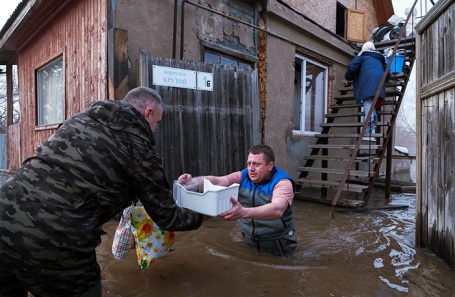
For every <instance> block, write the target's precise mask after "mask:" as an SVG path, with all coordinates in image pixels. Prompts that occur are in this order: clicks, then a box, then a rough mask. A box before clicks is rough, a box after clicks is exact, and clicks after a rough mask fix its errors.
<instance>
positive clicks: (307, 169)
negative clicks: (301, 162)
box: [298, 167, 374, 177]
mask: <svg viewBox="0 0 455 297" xmlns="http://www.w3.org/2000/svg"><path fill="white" fill-rule="evenodd" d="M298 171H301V172H316V173H331V174H344V173H345V172H346V169H333V168H316V167H299V168H298ZM349 174H350V175H351V176H364V177H371V176H373V175H374V172H368V171H359V170H351V171H350V173H349Z"/></svg>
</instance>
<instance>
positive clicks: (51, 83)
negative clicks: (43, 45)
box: [36, 56, 64, 126]
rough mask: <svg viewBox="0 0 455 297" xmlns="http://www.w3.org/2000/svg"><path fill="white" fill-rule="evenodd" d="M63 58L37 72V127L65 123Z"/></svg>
mask: <svg viewBox="0 0 455 297" xmlns="http://www.w3.org/2000/svg"><path fill="white" fill-rule="evenodd" d="M63 90H64V85H63V56H60V57H58V58H56V59H54V60H52V61H51V62H49V63H47V64H46V65H44V66H42V67H40V68H39V69H38V70H36V95H37V96H36V113H37V125H38V126H44V125H52V124H58V123H61V122H63V113H64V105H63V100H64V98H63V95H64V93H63Z"/></svg>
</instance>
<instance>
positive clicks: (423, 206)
mask: <svg viewBox="0 0 455 297" xmlns="http://www.w3.org/2000/svg"><path fill="white" fill-rule="evenodd" d="M429 101H430V100H429V99H425V100H422V101H420V104H421V112H422V118H421V125H422V136H421V137H422V141H421V143H422V162H421V166H420V170H421V172H422V175H421V181H422V186H421V192H422V195H421V199H420V200H421V202H420V205H418V206H417V208H418V212H420V214H421V216H420V221H421V222H420V226H419V227H420V230H421V233H420V238H421V242H420V244H421V245H422V246H427V242H428V196H429V186H428V177H429V175H428V141H429V140H428V139H429V134H428V105H429Z"/></svg>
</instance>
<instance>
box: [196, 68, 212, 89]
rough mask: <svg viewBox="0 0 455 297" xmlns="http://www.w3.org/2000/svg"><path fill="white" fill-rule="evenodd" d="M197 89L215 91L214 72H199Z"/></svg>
mask: <svg viewBox="0 0 455 297" xmlns="http://www.w3.org/2000/svg"><path fill="white" fill-rule="evenodd" d="M197 89H198V90H205V91H213V73H208V72H199V71H198V72H197Z"/></svg>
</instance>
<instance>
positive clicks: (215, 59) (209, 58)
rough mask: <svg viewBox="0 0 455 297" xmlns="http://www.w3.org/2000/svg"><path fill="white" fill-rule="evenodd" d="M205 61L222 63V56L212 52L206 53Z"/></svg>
mask: <svg viewBox="0 0 455 297" xmlns="http://www.w3.org/2000/svg"><path fill="white" fill-rule="evenodd" d="M204 62H205V63H220V57H219V56H217V55H214V54H212V53H207V52H206V53H205V55H204Z"/></svg>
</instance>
